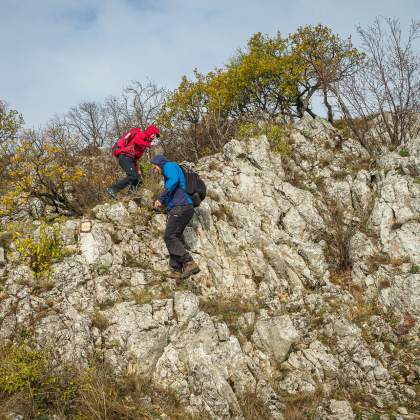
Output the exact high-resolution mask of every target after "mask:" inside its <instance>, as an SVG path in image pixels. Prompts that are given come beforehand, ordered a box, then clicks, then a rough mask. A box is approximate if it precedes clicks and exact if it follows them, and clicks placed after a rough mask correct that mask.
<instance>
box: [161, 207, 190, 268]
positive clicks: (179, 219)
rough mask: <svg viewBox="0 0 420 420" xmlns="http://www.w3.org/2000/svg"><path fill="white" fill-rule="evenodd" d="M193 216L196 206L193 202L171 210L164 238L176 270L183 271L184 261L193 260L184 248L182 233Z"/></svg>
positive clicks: (172, 265) (171, 262)
mask: <svg viewBox="0 0 420 420" xmlns="http://www.w3.org/2000/svg"><path fill="white" fill-rule="evenodd" d="M193 216H194V207H193V205H192V204H191V205H188V206H178V207H174V208H173V209H172V210H171V211H170V212H169V218H168V222H167V224H166V229H165V234H164V236H163V240H164V241H165V244H166V247H167V248H168V251H169V254H170V255H171V256H170V259H169V265H170V266H171V268H172V269H173V270H174V271H178V272H181V271H182V268H183V265H184V263H185V262H187V261H192V258H191V255H190V253H189V252H188V251H187V250H186V249H185V248H184V245H182V242H181V235H182V233H183V232H184V229H185V227H186V226H187V224H188V222H189V221H190V220H191V219H192V217H193Z"/></svg>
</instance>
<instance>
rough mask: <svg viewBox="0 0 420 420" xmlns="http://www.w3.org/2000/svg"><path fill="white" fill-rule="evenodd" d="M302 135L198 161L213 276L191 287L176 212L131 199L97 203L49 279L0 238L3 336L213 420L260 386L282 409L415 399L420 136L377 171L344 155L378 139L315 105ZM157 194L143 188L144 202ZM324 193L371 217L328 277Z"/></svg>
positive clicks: (330, 410) (385, 157)
mask: <svg viewBox="0 0 420 420" xmlns="http://www.w3.org/2000/svg"><path fill="white" fill-rule="evenodd" d="M291 142H292V143H293V144H292V148H293V153H294V154H295V157H294V158H292V157H288V156H286V157H285V158H282V157H280V156H279V155H276V154H273V153H271V152H270V145H269V142H268V141H267V139H266V138H265V137H261V138H259V139H248V140H243V141H238V140H232V141H230V142H229V143H227V144H226V145H225V147H224V149H223V151H222V152H221V153H219V154H216V155H214V156H208V157H205V158H203V159H201V160H200V161H199V162H198V163H197V165H196V166H195V170H196V171H198V172H199V173H200V175H201V176H202V178H203V179H204V180H205V182H206V185H207V187H208V197H207V198H206V199H205V200H204V202H203V203H202V205H201V206H200V207H199V208H196V210H195V215H194V217H193V219H192V221H191V223H190V224H189V226H188V227H187V228H186V230H185V232H184V237H183V241H184V243H185V244H186V246H187V247H188V248H189V250H190V252H191V255H192V256H193V258H194V260H195V261H196V262H197V263H198V264H199V266H200V268H201V272H200V273H199V274H197V275H195V276H193V277H191V278H189V279H187V280H185V281H184V282H183V284H181V285H179V284H178V285H177V284H176V283H175V281H174V280H172V279H168V278H167V277H166V276H165V274H164V273H165V272H167V270H168V264H167V260H168V253H167V250H166V247H165V244H164V241H163V239H162V233H163V231H164V229H165V225H166V217H167V216H166V215H163V214H157V215H154V216H153V217H149V218H148V219H150V220H149V221H147V223H146V221H145V220H146V219H137V217H140V216H139V215H140V211H139V210H140V209H139V208H138V207H137V202H134V201H131V202H128V203H121V202H119V203H118V204H113V205H110V204H105V205H100V206H97V207H95V208H94V209H93V212H94V214H95V215H96V218H95V219H94V220H92V223H93V227H92V231H91V232H86V233H81V234H80V235H79V234H78V232H79V227H80V223H81V222H82V221H83V220H82V219H81V220H67V221H66V222H65V223H64V224H63V226H62V241H63V246H66V249H67V250H68V251H71V252H70V254H69V255H67V256H66V257H65V258H64V259H63V260H54V261H52V269H53V272H52V273H51V275H50V277H48V278H45V279H41V280H40V279H36V278H35V277H34V276H33V275H32V273H31V270H30V269H29V267H28V266H27V265H25V261H20V260H19V254H18V253H17V251H16V246H14V245H13V244H12V245H11V247H10V249H11V253H9V254H8V253H7V252H6V253H5V252H4V250H3V248H0V278H1V282H0V318H1V320H0V343H10V342H11V340H13V339H14V338H16V337H17V336H18V335H19V332H20V331H28V337H27V338H25V340H27V341H28V342H29V341H30V342H31V344H32V345H33V346H34V347H35V348H37V349H41V348H46V347H47V346H48V347H49V348H50V350H51V355H52V357H51V362H52V365H53V367H54V368H59V367H60V366H61V364H63V363H76V364H79V365H82V366H84V367H87V366H88V365H89V363H90V362H91V361H92V360H93V359H94V358H95V357H96V358H97V357H100V358H102V360H103V362H104V363H105V364H106V366H108V367H109V369H110V370H111V371H112V372H113V373H115V374H118V375H124V374H126V373H130V374H138V375H147V376H149V377H150V378H152V383H153V384H154V386H156V387H159V388H163V389H166V390H168V391H170V392H174V393H175V394H176V395H177V398H180V399H181V401H182V402H183V403H184V404H185V405H186V406H188V410H189V414H191V415H198V413H202V412H204V413H206V414H207V415H208V416H209V418H212V419H223V420H224V419H244V418H245V417H244V414H243V413H244V412H243V405H242V404H243V401H246V400H247V399H249V398H251V397H252V398H255V399H256V400H255V402H256V404H257V405H256V406H258V407H262V408H263V409H264V410H266V412H268V413H269V415H270V418H273V419H278V420H283V419H285V418H287V405H286V404H287V403H288V401H291V400H293V398H296V397H297V396H298V395H299V396H301V395H302V396H303V395H305V394H308V395H313V394H315V395H316V396H318V395H320V394H322V395H323V397H322V401H321V399H319V401H320V402H319V406H314V407H313V410H312V411H311V412H313V413H314V414H313V415H314V418H315V419H331V420H333V419H335V420H338V419H354V418H355V415H354V413H353V411H352V408H351V405H350V403H349V402H348V401H345V400H344V399H343V398H346V397H345V396H346V395H349V394H350V393H352V395H353V396H355V395H359V393H360V391H361V390H362V391H363V394H364V395H365V396H366V398H365V400H364V402H363V404H364V405H363V404H362V403H360V404H359V403H358V405H360V406H363V407H364V408H363V410H364V409H365V408H367V406H366V404H368V405H369V407H370V408H374V409H375V410H377V409H380V410H382V409H384V407H386V404H393V405H396V404H398V405H396V406H400V405H401V408H403V406H405V405H407V407H408V406H411V405H413V404H415V403H416V400H417V394H416V391H415V387H416V386H418V384H419V381H420V368H419V366H418V363H419V362H420V361H419V359H418V354H419V353H418V351H419V350H420V349H419V346H420V340H419V336H420V326H419V321H418V317H419V316H420V313H419V308H420V274H419V268H418V265H420V241H419V238H420V230H419V226H420V224H419V223H420V214H419V212H420V201H419V200H420V189H419V187H418V186H417V185H418V184H417V182H415V181H416V180H415V179H414V178H413V176H412V175H413V174H414V173H416V174H417V173H420V171H417V167H418V165H417V163H416V162H417V161H416V159H417V158H418V152H417V151H418V150H420V146H419V145H418V141H417V140H415V141H412V142H410V143H409V144H407V145H405V148H406V149H405V150H409V152H410V158H404V157H402V156H400V155H399V154H398V153H396V152H385V151H384V153H382V154H381V155H380V156H378V158H377V160H376V165H377V168H374V169H373V170H372V171H370V172H369V171H368V170H367V169H366V165H364V166H363V168H362V169H357V168H356V169H352V168H350V167H348V166H349V162H353V163H355V162H356V163H357V162H359V161H365V160H366V159H368V157H369V156H368V153H367V151H366V150H365V149H363V147H361V146H360V145H359V144H358V143H357V142H355V141H354V140H352V139H343V137H342V136H341V134H340V133H338V132H337V131H336V130H334V128H333V127H332V126H331V125H330V124H329V123H327V122H326V121H324V120H321V119H319V118H317V119H315V120H313V119H312V118H309V117H305V118H303V119H302V120H301V121H299V122H298V123H297V124H296V125H295V127H294V130H293V132H292V135H291ZM419 144H420V143H419ZM397 152H398V150H397ZM404 159H406V160H404ZM346 165H347V166H346ZM419 168H420V167H419ZM378 169H382V170H378ZM415 171H417V172H415ZM293 174H294V175H298V178H301V179H303V181H302V182H303V184H299V183H298V182H295V181H293V180H292V179H291V175H293ZM416 176H417V175H416ZM288 180H290V182H288ZM313 180H316V182H315V181H313ZM320 180H321V181H322V187H320V185H321V183H320V182H318V181H320ZM302 187H303V188H302ZM151 197H152V194H151V192H147V191H144V192H143V195H142V198H141V200H140V201H141V202H142V205H144V203H146V202H147V203H148V204H150V202H151ZM322 200H324V201H323V202H324V203H325V201H326V200H327V201H328V200H329V201H330V202H334V203H336V205H337V206H343V207H345V208H346V213H345V217H344V219H343V224H346V226H352V224H357V223H359V222H360V220H361V219H360V217H362V216H361V214H363V213H364V212H365V213H368V216H369V217H366V218H365V219H363V225H362V224H361V222H360V229H358V230H357V231H355V233H354V235H352V237H351V238H350V239H349V242H348V248H349V259H350V261H351V265H352V270H351V273H350V272H349V273H334V275H330V271H329V269H330V267H331V266H329V265H328V263H327V261H326V256H325V255H324V253H325V254H327V256H328V258H331V256H329V255H328V253H327V252H326V248H327V243H326V241H325V240H324V239H322V238H325V237H326V235H333V234H334V232H333V231H332V230H331V227H330V226H328V225H327V222H326V221H325V220H326V219H325V217H323V216H324V214H323V213H322V208H323V207H322V205H321V204H322ZM371 206H373V210H372V211H371V212H370V210H371V209H372V207H371ZM369 212H370V213H369ZM25 214H26V215H27V214H28V213H25ZM139 220H140V221H139ZM366 220H367V222H366V223H364V221H366ZM2 251H3V253H2ZM416 352H417V353H416ZM308 399H311V397H308ZM315 400H316V401H318V400H317V399H316V398H315V399H314V401H315ZM187 404H188V405H187ZM314 404H315V402H314ZM410 404H411V405H410ZM400 413H401V410H400ZM363 416H364V417H363V418H370V417H372V416H371V415H369V414H366V413H365V412H363ZM402 416H404V418H412V419H414V418H419V417H418V416H417V417H416V415H414V414H405V413H401V418H403V417H402ZM408 416H411V417H408Z"/></svg>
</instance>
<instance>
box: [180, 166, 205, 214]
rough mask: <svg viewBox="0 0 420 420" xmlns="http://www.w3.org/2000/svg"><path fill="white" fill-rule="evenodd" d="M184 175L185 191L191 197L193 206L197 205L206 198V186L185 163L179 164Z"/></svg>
mask: <svg viewBox="0 0 420 420" xmlns="http://www.w3.org/2000/svg"><path fill="white" fill-rule="evenodd" d="M179 167H180V168H181V170H182V172H183V174H184V177H185V186H186V188H185V192H186V193H187V194H188V195H189V197H190V198H191V200H192V202H193V204H194V207H198V206H199V205H200V204H201V202H202V201H203V200H204V199H205V198H206V191H207V187H206V184H205V183H204V181H203V180H202V179H201V178H200V176H199V175H198V174H197V173H196V172H194V171H193V170H192V169H191V168H189V167H188V166H187V165H185V164H183V165H179Z"/></svg>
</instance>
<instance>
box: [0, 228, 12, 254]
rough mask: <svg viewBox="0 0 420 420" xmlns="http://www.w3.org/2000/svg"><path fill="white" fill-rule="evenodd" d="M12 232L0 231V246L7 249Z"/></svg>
mask: <svg viewBox="0 0 420 420" xmlns="http://www.w3.org/2000/svg"><path fill="white" fill-rule="evenodd" d="M13 237H14V234H13V233H12V232H1V233H0V247H1V248H4V249H5V250H8V249H9V248H10V245H11V243H12V242H13Z"/></svg>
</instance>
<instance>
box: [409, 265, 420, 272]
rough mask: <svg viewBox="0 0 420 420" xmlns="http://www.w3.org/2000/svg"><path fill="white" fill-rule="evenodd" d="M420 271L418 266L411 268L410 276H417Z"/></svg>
mask: <svg viewBox="0 0 420 420" xmlns="http://www.w3.org/2000/svg"><path fill="white" fill-rule="evenodd" d="M419 271H420V267H419V266H418V265H414V264H413V265H412V266H411V268H410V269H409V270H408V272H409V273H410V274H417V273H418V272H419Z"/></svg>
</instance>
